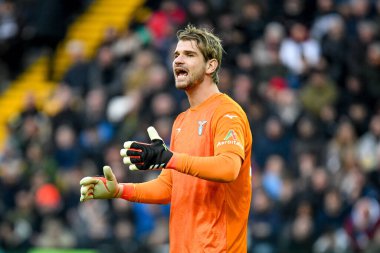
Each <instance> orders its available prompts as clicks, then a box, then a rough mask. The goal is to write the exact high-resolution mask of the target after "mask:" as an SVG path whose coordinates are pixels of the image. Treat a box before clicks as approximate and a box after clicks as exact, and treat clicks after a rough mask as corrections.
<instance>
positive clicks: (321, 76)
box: [300, 69, 337, 116]
mask: <svg viewBox="0 0 380 253" xmlns="http://www.w3.org/2000/svg"><path fill="white" fill-rule="evenodd" d="M300 99H301V102H302V104H303V107H304V108H305V111H306V112H307V113H310V114H312V115H314V116H316V115H319V114H320V113H321V110H322V108H323V107H324V106H326V105H334V103H335V102H336V101H337V88H336V84H335V83H334V81H332V80H331V79H330V78H329V76H328V75H327V74H326V72H325V71H323V70H318V69H313V70H312V71H311V73H310V76H309V78H308V80H307V82H306V84H305V86H304V87H303V88H302V89H301V91H300Z"/></svg>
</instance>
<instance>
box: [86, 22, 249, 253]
mask: <svg viewBox="0 0 380 253" xmlns="http://www.w3.org/2000/svg"><path fill="white" fill-rule="evenodd" d="M177 38H178V42H177V47H176V49H175V52H174V59H173V74H174V77H175V85H176V88H178V89H181V90H183V91H185V93H186V95H187V97H188V100H189V103H190V108H189V109H188V110H186V111H185V112H182V113H181V114H179V115H178V117H177V118H176V120H175V122H174V124H173V128H172V134H171V142H170V143H171V146H170V149H168V148H167V147H166V146H165V143H164V142H163V141H162V139H161V138H160V136H159V135H158V133H157V132H156V130H155V129H154V128H153V127H149V128H148V135H149V137H150V139H151V142H150V143H140V142H134V141H127V142H125V143H124V148H123V149H122V150H121V151H120V154H121V156H122V157H123V162H124V163H125V164H127V165H128V166H129V169H131V170H151V169H162V171H161V173H160V175H159V176H158V177H157V178H156V179H153V180H151V181H148V182H144V183H138V184H133V183H118V182H117V179H116V178H115V176H114V174H113V173H112V170H111V168H110V167H109V166H104V168H103V171H104V176H105V177H85V178H83V179H82V180H81V182H80V184H81V201H86V200H90V199H109V198H123V199H125V200H128V201H134V202H143V203H155V204H168V203H170V204H171V206H170V208H171V209H170V224H169V238H170V252H172V253H177V252H189V253H194V252H218V253H219V252H231V253H232V252H233V253H240V252H241V253H243V252H244V253H246V252H247V222H248V213H249V208H250V200H251V146H252V136H251V131H250V127H249V123H248V120H247V117H246V114H245V112H244V111H243V110H242V108H241V107H240V106H239V105H238V104H237V103H236V102H234V101H233V100H232V99H231V98H230V97H229V96H227V95H226V94H223V93H221V92H220V91H219V89H218V86H217V84H218V81H219V80H218V70H219V67H220V65H221V60H222V53H223V48H222V46H221V42H220V39H219V38H218V37H216V36H215V35H214V34H212V33H211V32H209V31H207V30H205V29H199V28H196V27H193V26H191V25H189V26H187V27H186V28H185V29H184V30H181V31H179V32H178V33H177Z"/></svg>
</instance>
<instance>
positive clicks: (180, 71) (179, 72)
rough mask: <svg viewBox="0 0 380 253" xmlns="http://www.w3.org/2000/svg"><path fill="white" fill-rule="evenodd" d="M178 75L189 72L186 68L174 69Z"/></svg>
mask: <svg viewBox="0 0 380 253" xmlns="http://www.w3.org/2000/svg"><path fill="white" fill-rule="evenodd" d="M174 72H175V75H176V77H184V76H187V75H188V72H187V70H186V69H184V68H176V69H175V70H174Z"/></svg>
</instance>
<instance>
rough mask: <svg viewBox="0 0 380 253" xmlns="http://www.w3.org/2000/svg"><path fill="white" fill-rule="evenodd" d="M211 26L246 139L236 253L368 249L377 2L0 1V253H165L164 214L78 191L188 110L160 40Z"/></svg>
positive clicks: (374, 231) (377, 168)
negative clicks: (248, 149) (247, 188)
mask: <svg viewBox="0 0 380 253" xmlns="http://www.w3.org/2000/svg"><path fill="white" fill-rule="evenodd" d="M188 23H192V24H194V25H196V26H200V27H206V28H210V29H212V30H213V31H214V32H215V33H216V34H217V35H218V36H220V37H221V39H222V40H223V45H224V48H225V51H226V53H225V54H224V59H223V64H222V68H221V70H220V73H219V75H220V83H219V85H218V86H219V89H220V90H221V91H222V92H224V93H227V94H229V95H230V96H231V97H232V98H234V99H235V100H236V101H237V102H238V103H239V104H240V105H241V106H242V107H243V108H244V110H245V111H246V113H247V115H248V118H249V120H250V123H251V128H252V129H251V130H252V133H253V138H254V142H253V157H252V158H253V159H252V170H253V177H252V187H253V195H252V205H251V212H250V218H249V233H248V241H249V253H356V252H364V253H379V252H380V206H379V200H380V197H379V194H380V173H379V172H380V0H265V1H264V0H250V1H248V0H190V1H185V0H177V1H175V0H164V1H154V0H151V1H149V0H148V1H142V0H129V1H123V0H75V1H74V0H14V1H11V0H0V150H1V151H0V252H1V253H8V252H9V253H13V252H15V253H16V252H17V253H18V252H20V253H21V252H26V253H41V252H44V253H47V252H49V253H59V252H78V253H79V252H83V253H103V252H113V253H137V252H142V253H150V252H152V253H161V252H168V216H169V206H160V205H145V204H135V203H129V202H127V201H123V200H110V201H89V202H86V203H79V197H80V196H79V193H80V192H79V190H80V187H79V181H80V179H81V178H82V177H84V176H89V175H101V174H102V166H103V165H104V164H108V165H110V166H112V168H113V169H114V172H115V174H116V176H117V178H118V180H119V182H142V181H146V180H149V179H151V178H154V177H156V176H157V174H158V173H159V172H130V171H129V170H128V169H127V168H126V167H125V166H123V164H122V161H121V158H120V155H119V150H120V148H121V146H122V144H123V142H124V141H125V140H139V141H147V133H146V128H147V127H148V126H149V125H154V126H155V127H156V128H157V130H158V132H159V133H160V135H161V136H162V137H163V138H164V139H165V141H166V143H167V144H168V145H170V133H171V125H172V123H173V120H174V119H175V116H176V115H177V114H178V113H179V112H181V111H183V110H186V109H187V108H188V106H189V105H188V103H187V98H186V95H185V94H184V93H183V92H182V91H177V90H176V89H175V88H174V81H173V77H172V70H171V62H172V50H173V48H174V47H175V45H176V36H175V35H176V31H177V30H178V29H179V28H183V27H184V26H185V25H186V24H188Z"/></svg>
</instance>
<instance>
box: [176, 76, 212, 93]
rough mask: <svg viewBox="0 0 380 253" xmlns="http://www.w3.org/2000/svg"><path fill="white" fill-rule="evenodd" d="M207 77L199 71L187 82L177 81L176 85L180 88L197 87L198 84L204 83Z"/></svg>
mask: <svg viewBox="0 0 380 253" xmlns="http://www.w3.org/2000/svg"><path fill="white" fill-rule="evenodd" d="M204 79H205V73H204V72H202V73H199V74H197V75H196V76H193V77H190V78H189V79H188V80H187V81H186V82H185V83H182V82H180V83H178V82H177V81H175V86H176V88H177V89H179V90H184V91H186V90H190V89H192V88H194V87H196V86H197V85H198V84H200V83H202V82H203V80H204Z"/></svg>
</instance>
